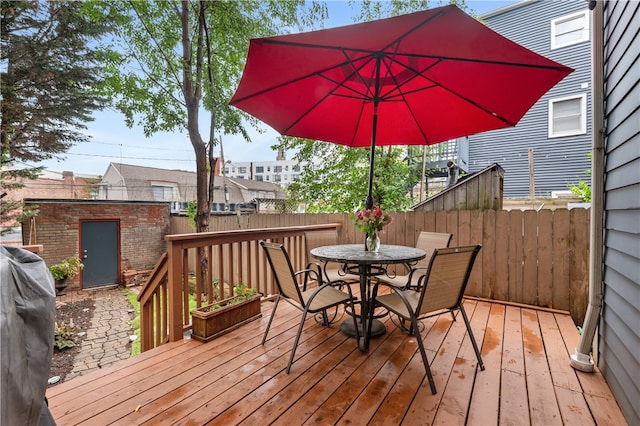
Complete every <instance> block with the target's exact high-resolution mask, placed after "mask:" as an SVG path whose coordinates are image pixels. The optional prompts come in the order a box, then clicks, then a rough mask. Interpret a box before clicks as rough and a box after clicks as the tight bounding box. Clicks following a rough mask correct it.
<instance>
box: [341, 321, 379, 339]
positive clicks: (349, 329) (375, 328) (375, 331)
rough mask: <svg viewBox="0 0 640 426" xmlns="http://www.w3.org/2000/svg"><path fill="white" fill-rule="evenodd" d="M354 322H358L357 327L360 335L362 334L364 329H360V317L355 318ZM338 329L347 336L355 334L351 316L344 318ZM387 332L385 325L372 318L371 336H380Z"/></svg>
mask: <svg viewBox="0 0 640 426" xmlns="http://www.w3.org/2000/svg"><path fill="white" fill-rule="evenodd" d="M356 323H357V324H358V329H359V331H360V337H362V336H364V331H363V330H362V320H361V319H360V318H356ZM340 331H342V332H343V333H344V334H346V335H348V336H355V335H356V329H355V328H354V327H353V318H349V319H346V320H344V321H343V322H342V324H340ZM386 332H387V327H385V325H384V324H383V323H382V321H379V320H377V319H374V320H373V322H372V323H371V334H370V336H371V337H377V336H382V335H383V334H384V333H386Z"/></svg>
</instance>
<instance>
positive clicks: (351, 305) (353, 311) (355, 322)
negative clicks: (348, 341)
mask: <svg viewBox="0 0 640 426" xmlns="http://www.w3.org/2000/svg"><path fill="white" fill-rule="evenodd" d="M349 307H350V309H351V318H352V319H353V329H354V330H355V331H356V342H357V344H358V345H359V344H360V328H359V327H358V320H357V317H356V306H355V304H354V303H353V299H351V301H350V302H349ZM345 309H347V305H346V304H345Z"/></svg>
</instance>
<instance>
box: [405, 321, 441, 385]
mask: <svg viewBox="0 0 640 426" xmlns="http://www.w3.org/2000/svg"><path fill="white" fill-rule="evenodd" d="M411 328H413V330H414V336H415V337H416V340H418V348H419V349H420V356H422V363H423V364H424V369H425V371H426V372H427V379H428V380H429V386H430V387H431V393H432V394H433V395H435V394H436V393H437V391H436V383H435V381H434V380H433V375H432V374H431V367H430V366H429V360H428V359H427V352H426V351H425V349H424V343H423V342H422V336H421V335H420V329H419V328H418V320H417V319H416V318H415V317H412V318H411Z"/></svg>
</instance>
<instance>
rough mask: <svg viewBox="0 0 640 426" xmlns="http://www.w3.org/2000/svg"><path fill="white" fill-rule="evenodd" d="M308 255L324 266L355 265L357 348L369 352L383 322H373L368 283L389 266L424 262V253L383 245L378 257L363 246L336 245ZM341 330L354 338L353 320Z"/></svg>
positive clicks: (315, 250)
mask: <svg viewBox="0 0 640 426" xmlns="http://www.w3.org/2000/svg"><path fill="white" fill-rule="evenodd" d="M310 253H311V255H312V256H313V257H315V258H316V259H318V260H322V261H326V262H338V263H345V264H348V265H354V266H352V267H351V268H352V269H356V270H355V271H354V270H349V272H351V273H357V274H358V275H359V276H360V318H359V319H358V326H359V329H360V341H359V342H358V347H359V348H360V350H361V351H366V350H367V349H368V348H369V340H370V338H371V337H374V336H379V335H381V334H384V333H385V332H386V328H385V326H384V324H382V322H380V321H379V320H377V319H375V318H373V303H372V301H373V300H374V299H375V297H376V295H375V294H372V286H371V279H372V278H373V277H376V276H380V275H386V274H387V267H388V265H393V264H406V265H408V266H410V265H411V264H413V263H415V262H417V261H419V260H421V259H424V258H425V256H426V253H425V252H424V251H423V250H420V249H418V248H415V247H405V246H396V245H387V244H383V245H381V246H380V250H379V251H378V252H377V253H372V252H369V251H366V250H365V248H364V244H338V245H331V246H321V247H316V248H314V249H312V250H311V252H310ZM340 330H341V331H342V332H343V333H345V334H348V335H350V336H355V335H356V330H355V329H354V328H353V320H345V321H344V322H343V323H342V324H341V325H340Z"/></svg>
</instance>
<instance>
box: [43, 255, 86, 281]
mask: <svg viewBox="0 0 640 426" xmlns="http://www.w3.org/2000/svg"><path fill="white" fill-rule="evenodd" d="M82 268H84V265H83V264H82V261H81V260H80V258H79V257H78V256H74V257H70V258H68V259H64V260H63V261H62V262H60V263H56V264H54V265H51V266H49V272H51V276H52V277H53V279H54V280H64V279H67V278H73V277H75V276H76V275H77V274H78V272H80V270H81V269H82Z"/></svg>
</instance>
